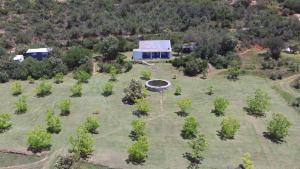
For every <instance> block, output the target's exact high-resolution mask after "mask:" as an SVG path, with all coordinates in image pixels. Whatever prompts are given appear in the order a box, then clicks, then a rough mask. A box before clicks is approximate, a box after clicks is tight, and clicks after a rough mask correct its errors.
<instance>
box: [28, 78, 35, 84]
mask: <svg viewBox="0 0 300 169" xmlns="http://www.w3.org/2000/svg"><path fill="white" fill-rule="evenodd" d="M27 80H28V82H29V84H33V83H34V79H33V78H32V76H28V77H27Z"/></svg>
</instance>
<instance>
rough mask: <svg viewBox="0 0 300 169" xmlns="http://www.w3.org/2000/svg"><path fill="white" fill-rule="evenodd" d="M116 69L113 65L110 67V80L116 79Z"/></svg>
mask: <svg viewBox="0 0 300 169" xmlns="http://www.w3.org/2000/svg"><path fill="white" fill-rule="evenodd" d="M117 73H118V72H117V69H116V67H115V66H112V67H110V69H109V74H110V80H111V81H116V80H117Z"/></svg>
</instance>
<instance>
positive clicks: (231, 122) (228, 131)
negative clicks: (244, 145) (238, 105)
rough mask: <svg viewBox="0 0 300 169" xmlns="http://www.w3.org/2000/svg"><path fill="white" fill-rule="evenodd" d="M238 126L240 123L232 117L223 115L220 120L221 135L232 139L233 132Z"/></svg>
mask: <svg viewBox="0 0 300 169" xmlns="http://www.w3.org/2000/svg"><path fill="white" fill-rule="evenodd" d="M239 128H240V123H239V121H238V120H237V119H235V118H234V117H224V118H223V119H222V122H221V137H222V138H225V139H233V138H234V135H235V133H236V132H237V130H238V129H239Z"/></svg>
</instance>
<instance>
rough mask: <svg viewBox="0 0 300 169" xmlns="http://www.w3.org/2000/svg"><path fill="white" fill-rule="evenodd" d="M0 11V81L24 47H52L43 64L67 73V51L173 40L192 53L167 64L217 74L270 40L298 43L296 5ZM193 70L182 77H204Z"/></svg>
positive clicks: (73, 2) (103, 5)
mask: <svg viewBox="0 0 300 169" xmlns="http://www.w3.org/2000/svg"><path fill="white" fill-rule="evenodd" d="M0 7H1V8H0V55H2V59H1V63H0V74H7V72H8V70H11V69H15V67H19V66H18V65H17V66H16V65H12V66H11V65H10V66H9V65H8V64H7V63H10V59H11V57H12V56H13V54H14V55H15V54H21V53H22V52H24V50H25V49H27V48H28V47H55V48H56V49H57V50H56V52H54V54H53V55H55V56H53V58H52V59H53V60H52V61H48V62H50V63H48V64H47V65H52V66H56V65H60V68H59V71H62V72H66V71H67V68H66V63H65V62H64V60H63V57H64V56H65V55H66V54H65V52H66V50H68V49H70V48H71V47H74V46H77V47H78V46H80V47H81V48H86V49H89V50H94V51H95V52H96V53H97V52H98V53H99V52H100V53H101V50H100V49H101V47H102V48H103V41H104V39H105V38H107V37H109V36H113V37H114V38H117V43H118V45H117V48H118V49H117V50H118V52H122V51H130V50H131V49H133V48H135V47H136V46H137V42H138V37H140V36H143V37H144V39H171V41H172V44H173V49H174V51H179V52H180V47H181V45H182V44H183V43H189V42H195V43H196V46H197V49H196V50H195V52H193V53H192V54H191V56H189V57H188V58H184V59H181V60H177V61H176V63H173V65H175V66H185V65H186V64H187V62H188V61H190V63H191V64H198V65H203V62H210V63H211V64H212V65H214V66H216V67H217V68H223V67H225V68H226V67H228V66H229V65H231V64H233V63H234V64H235V63H236V62H238V60H239V58H238V56H237V54H236V50H238V49H243V48H247V47H249V46H251V45H253V44H259V45H262V46H264V45H265V42H266V41H267V40H268V39H269V41H270V39H271V38H276V39H277V40H278V41H280V42H281V43H282V44H277V45H278V46H282V47H283V46H293V47H297V46H299V42H300V22H299V19H297V18H296V17H293V14H295V13H297V12H300V1H299V0H257V1H255V4H254V3H253V2H252V0H234V1H233V2H231V1H228V0H65V1H57V0H2V1H1V4H0ZM110 39H113V38H111V37H110ZM275 45H276V44H275ZM9 51H10V52H9ZM7 53H12V54H7ZM197 59H198V60H197ZM199 59H201V60H199ZM191 60H192V61H191ZM195 60H197V61H196V62H195ZM31 62H35V61H31ZM119 62H121V61H120V60H119ZM57 63H60V64H57ZM25 64H29V63H24V64H23V65H25ZM30 64H31V63H30ZM12 67H13V68H12ZM50 67H51V66H50ZM196 67H197V65H196ZM201 67H202V66H201ZM24 69H25V68H24ZM53 69H54V68H53ZM73 69H74V68H71V70H73ZM195 69H197V70H187V72H190V71H191V72H192V73H191V74H192V75H193V74H197V73H198V72H201V71H202V68H195ZM69 70H70V67H69ZM50 74H51V75H50ZM26 75H30V73H29V74H26ZM52 75H53V73H49V76H52ZM7 76H10V77H12V78H20V77H16V76H14V75H7ZM24 76H25V75H24ZM35 77H36V78H39V76H35ZM23 78H24V77H23Z"/></svg>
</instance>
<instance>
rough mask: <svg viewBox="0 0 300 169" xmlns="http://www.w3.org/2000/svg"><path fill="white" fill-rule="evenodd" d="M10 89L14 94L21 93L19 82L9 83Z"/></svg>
mask: <svg viewBox="0 0 300 169" xmlns="http://www.w3.org/2000/svg"><path fill="white" fill-rule="evenodd" d="M11 91H12V94H13V95H14V96H17V95H20V94H22V86H21V83H19V82H14V83H12V84H11Z"/></svg>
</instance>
